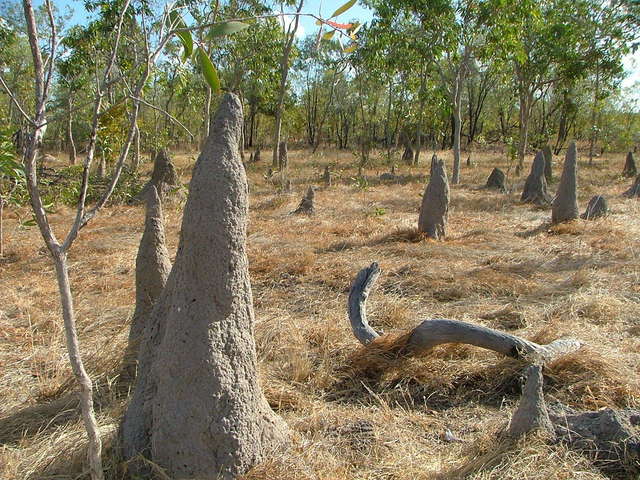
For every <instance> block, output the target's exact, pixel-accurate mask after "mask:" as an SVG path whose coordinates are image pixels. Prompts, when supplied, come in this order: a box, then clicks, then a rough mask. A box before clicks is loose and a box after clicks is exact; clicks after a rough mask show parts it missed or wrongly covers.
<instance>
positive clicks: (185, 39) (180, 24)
mask: <svg viewBox="0 0 640 480" xmlns="http://www.w3.org/2000/svg"><path fill="white" fill-rule="evenodd" d="M169 19H170V20H171V26H170V28H172V29H176V28H187V24H186V23H184V20H182V17H181V16H180V14H179V13H178V12H176V11H175V10H173V11H171V12H169ZM175 33H176V35H177V36H178V38H179V39H180V42H182V47H183V48H184V53H183V54H182V61H183V62H184V61H185V60H186V59H187V58H189V57H190V56H191V55H192V54H193V38H192V37H191V32H188V31H184V32H175Z"/></svg>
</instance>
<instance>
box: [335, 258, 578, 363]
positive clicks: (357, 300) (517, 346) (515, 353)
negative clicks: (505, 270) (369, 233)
mask: <svg viewBox="0 0 640 480" xmlns="http://www.w3.org/2000/svg"><path fill="white" fill-rule="evenodd" d="M379 276H380V267H379V266H378V264H377V263H375V262H374V263H372V264H371V265H370V266H368V267H367V268H364V269H362V270H361V271H360V272H359V273H358V275H357V277H356V279H355V280H354V282H353V285H352V286H351V291H350V292H349V305H348V309H349V320H350V321H351V329H352V331H353V334H354V335H355V337H356V338H357V339H358V340H359V341H360V343H362V344H363V345H367V344H369V343H371V342H372V341H373V340H375V339H376V338H378V337H379V336H380V335H379V334H378V333H377V332H376V331H375V330H374V329H373V328H372V327H371V326H370V325H369V322H368V321H367V308H366V307H367V298H368V297H369V294H370V292H371V289H372V288H373V285H374V283H375V281H376V280H377V279H378V277H379ZM406 338H407V341H406V342H407V343H406V347H407V350H408V351H410V352H411V353H413V354H420V353H423V352H425V351H428V350H430V349H432V348H433V347H435V346H436V345H441V344H443V343H464V344H467V345H475V346H476V347H481V348H485V349H488V350H493V351H494V352H498V353H501V354H503V355H506V356H508V357H513V358H520V359H526V360H528V361H530V362H531V363H546V362H549V361H551V360H553V359H555V358H558V357H560V356H562V355H566V354H568V353H571V352H574V351H576V350H578V349H579V348H580V347H581V346H582V342H580V341H578V340H574V339H570V338H566V339H558V340H555V341H553V342H551V343H549V344H547V345H539V344H537V343H535V342H531V341H529V340H525V339H524V338H520V337H517V336H515V335H510V334H508V333H505V332H501V331H499V330H493V329H491V328H487V327H483V326H481V325H474V324H472V323H467V322H461V321H458V320H447V319H444V318H436V319H432V320H424V321H423V322H422V323H420V324H419V325H418V326H417V327H415V328H414V329H413V330H412V331H411V332H409V334H408V335H407V337H406Z"/></svg>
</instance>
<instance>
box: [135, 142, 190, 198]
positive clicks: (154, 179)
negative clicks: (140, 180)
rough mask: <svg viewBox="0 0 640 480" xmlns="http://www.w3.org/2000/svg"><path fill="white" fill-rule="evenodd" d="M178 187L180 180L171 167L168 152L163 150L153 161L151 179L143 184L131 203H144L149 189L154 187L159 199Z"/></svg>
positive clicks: (171, 163)
mask: <svg viewBox="0 0 640 480" xmlns="http://www.w3.org/2000/svg"><path fill="white" fill-rule="evenodd" d="M178 185H180V178H179V177H178V173H177V172H176V168H175V167H174V166H173V162H172V161H171V157H170V156H169V152H167V150H165V149H164V148H163V149H161V150H159V151H158V152H157V153H156V155H155V157H154V159H153V172H152V173H151V178H150V179H149V181H148V182H147V183H145V185H144V187H142V190H141V191H140V193H139V194H138V195H137V196H136V197H135V198H134V199H133V201H134V202H144V201H145V199H146V198H147V193H148V192H149V190H150V189H151V187H155V188H156V190H158V194H159V195H160V198H165V196H166V195H167V193H169V191H170V190H171V189H172V188H174V187H177V186H178Z"/></svg>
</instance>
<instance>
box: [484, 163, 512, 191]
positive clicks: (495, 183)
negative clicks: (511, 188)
mask: <svg viewBox="0 0 640 480" xmlns="http://www.w3.org/2000/svg"><path fill="white" fill-rule="evenodd" d="M506 180H507V176H506V175H505V174H504V172H503V171H502V170H500V169H499V168H497V167H496V168H494V169H493V170H492V171H491V174H490V175H489V178H487V183H486V185H485V188H489V189H492V190H498V191H499V192H503V193H506V191H507V186H506Z"/></svg>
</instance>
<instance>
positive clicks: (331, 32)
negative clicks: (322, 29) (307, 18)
mask: <svg viewBox="0 0 640 480" xmlns="http://www.w3.org/2000/svg"><path fill="white" fill-rule="evenodd" d="M335 33H336V31H335V30H331V31H330V32H327V33H325V34H324V35H322V38H323V39H324V40H331V39H332V38H333V35H334V34H335Z"/></svg>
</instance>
